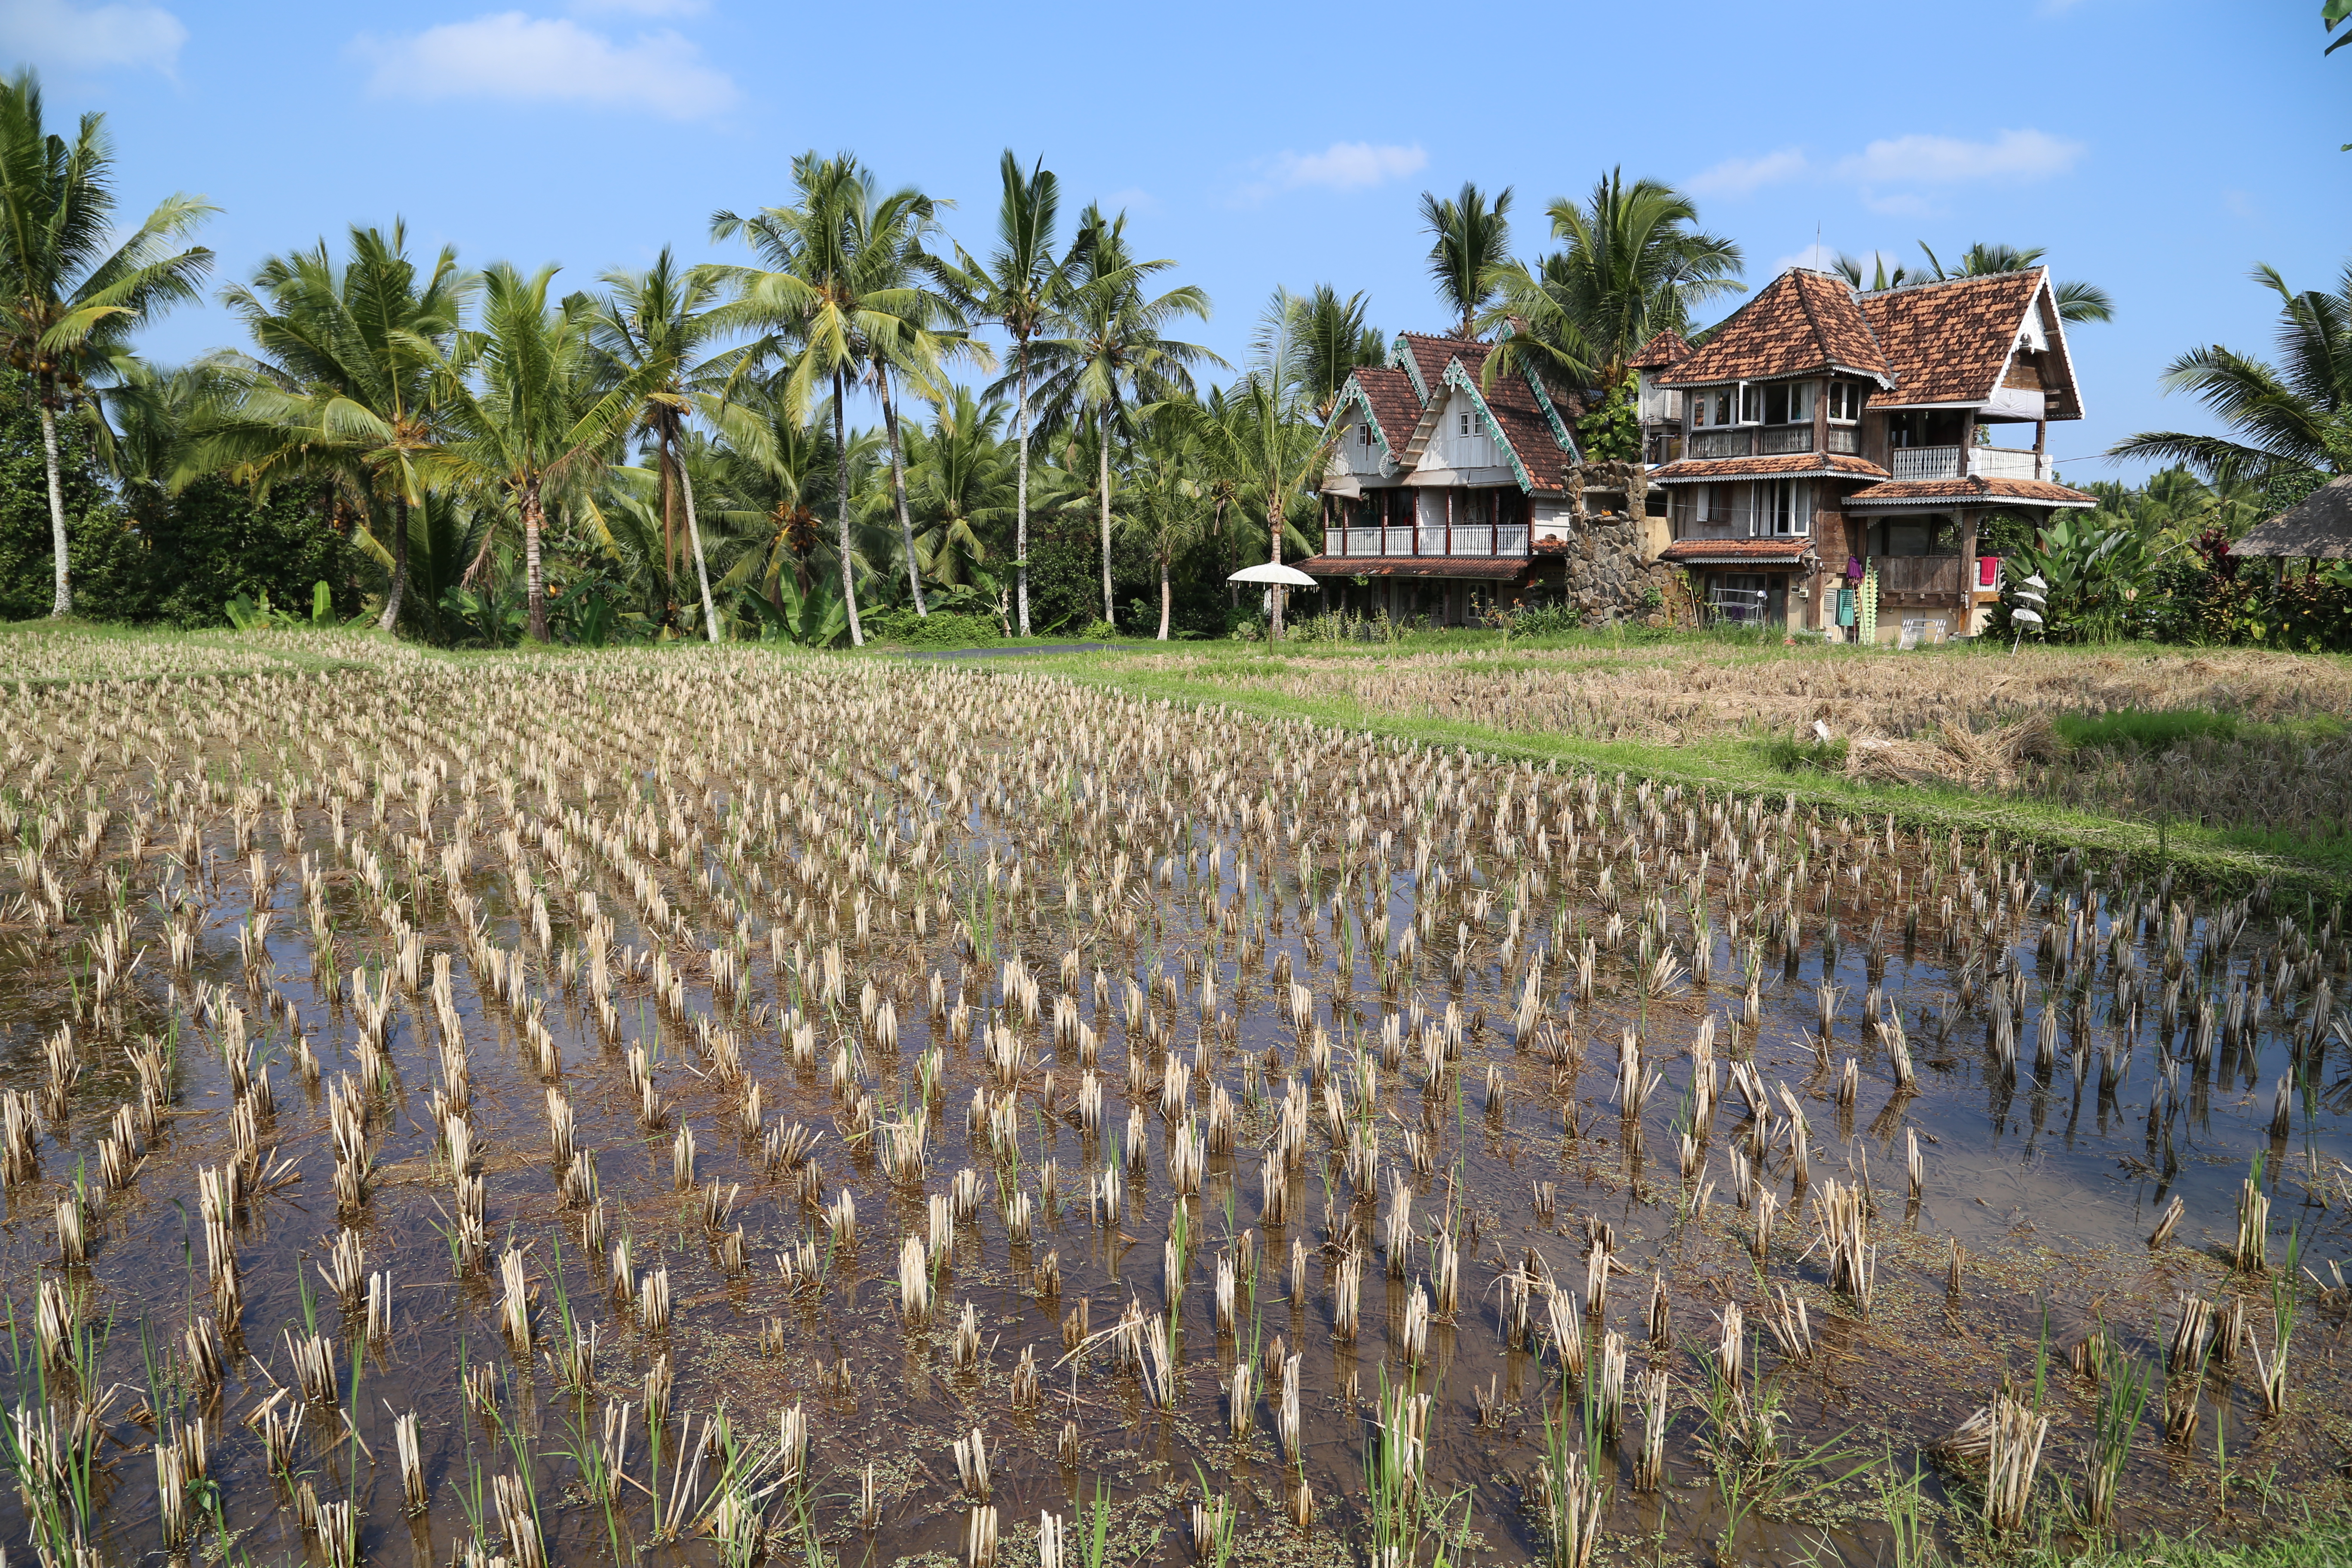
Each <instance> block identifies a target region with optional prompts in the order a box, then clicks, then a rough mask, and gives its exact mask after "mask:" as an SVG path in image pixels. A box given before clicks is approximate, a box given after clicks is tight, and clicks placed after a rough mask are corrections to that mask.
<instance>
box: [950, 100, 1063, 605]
mask: <svg viewBox="0 0 2352 1568" xmlns="http://www.w3.org/2000/svg"><path fill="white" fill-rule="evenodd" d="M997 176H998V178H999V180H1000V181H1001V182H1002V183H1003V187H1004V190H1003V196H1002V198H1001V199H1000V200H999V201H998V203H997V208H996V248H995V249H994V250H992V251H991V252H990V253H989V257H988V260H987V261H986V262H985V263H982V262H979V261H975V260H974V259H973V258H971V256H970V255H968V254H967V253H965V252H964V251H963V250H962V249H961V247H958V249H957V252H956V257H957V265H956V267H955V268H953V270H952V271H951V272H944V271H943V273H942V281H943V282H944V283H945V284H946V285H947V287H948V289H949V292H950V297H951V298H953V299H954V300H956V302H957V303H958V304H959V305H960V306H961V308H962V310H964V311H965V312H966V313H967V314H968V315H970V316H971V317H972V318H973V319H975V320H978V321H991V322H993V323H994V324H995V325H996V326H998V327H999V328H1001V329H1003V332H1004V335H1005V336H1006V337H1008V338H1010V339H1012V340H1013V369H1012V371H1011V373H1010V374H1007V375H1006V376H1005V378H1004V379H1003V381H1000V382H998V383H997V384H995V385H994V386H992V387H990V388H989V389H988V395H990V396H991V397H998V396H1002V395H1003V394H1004V392H1005V391H1006V390H1008V389H1010V390H1011V391H1012V393H1013V410H1014V433H1013V440H1014V443H1015V446H1016V447H1017V456H1016V458H1015V459H1014V469H1013V603H1014V607H1015V609H1016V611H1017V619H1016V622H1015V624H1016V625H1018V626H1020V628H1021V635H1022V636H1023V637H1027V636H1028V635H1029V435H1030V412H1031V411H1030V406H1029V373H1030V363H1029V362H1030V352H1029V351H1030V344H1031V343H1032V342H1034V341H1035V340H1036V339H1037V337H1038V336H1039V335H1040V334H1042V333H1044V332H1045V331H1046V330H1047V327H1048V325H1049V323H1050V322H1051V320H1052V317H1053V313H1054V311H1055V309H1057V308H1058V306H1059V305H1060V302H1061V294H1062V284H1063V271H1062V265H1061V261H1060V258H1057V257H1055V254H1054V230H1055V218H1056V216H1058V215H1059V213H1060V210H1061V202H1062V193H1061V183H1060V182H1059V181H1058V180H1056V179H1055V177H1054V172H1053V171H1052V170H1051V169H1048V168H1046V167H1045V161H1044V160H1043V159H1040V160H1039V161H1038V162H1037V164H1036V166H1035V167H1034V168H1033V169H1031V170H1030V172H1029V173H1028V174H1023V173H1022V172H1021V163H1020V160H1018V159H1017V158H1015V157H1013V149H1011V148H1010V147H1008V148H1006V149H1005V150H1004V156H1003V159H1002V160H1001V161H1000V163H998V166H997Z"/></svg>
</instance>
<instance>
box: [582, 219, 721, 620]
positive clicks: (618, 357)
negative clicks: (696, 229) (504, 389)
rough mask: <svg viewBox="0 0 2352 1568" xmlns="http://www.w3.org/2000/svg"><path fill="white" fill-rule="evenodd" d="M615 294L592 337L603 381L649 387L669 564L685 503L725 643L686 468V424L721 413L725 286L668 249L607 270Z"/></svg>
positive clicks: (705, 610) (708, 614)
mask: <svg viewBox="0 0 2352 1568" xmlns="http://www.w3.org/2000/svg"><path fill="white" fill-rule="evenodd" d="M604 282H605V284H606V286H607V287H608V288H610V289H611V290H612V292H611V293H610V294H609V295H607V296H606V298H605V299H604V301H603V303H602V305H601V306H600V307H599V309H598V310H597V312H596V314H595V317H594V319H593V321H592V323H591V325H590V328H589V339H590V341H591V342H593V344H594V345H595V348H596V352H597V353H600V354H601V355H603V356H604V359H605V360H606V362H607V363H606V365H605V366H604V369H603V376H604V379H605V380H607V381H609V382H611V383H612V384H620V383H622V382H624V381H626V380H629V379H630V378H632V377H635V379H636V383H637V384H639V385H640V386H641V387H642V388H643V391H642V393H641V394H640V395H641V396H642V398H643V401H642V403H641V404H640V405H639V406H638V408H637V410H636V416H635V424H636V426H637V428H638V429H640V430H641V431H643V432H644V433H645V435H646V436H647V437H650V438H651V440H652V442H653V445H654V456H655V461H656V467H657V469H658V471H659V473H660V475H661V512H662V546H663V550H662V555H663V560H662V569H663V572H664V574H665V577H666V580H667V581H675V580H676V578H677V552H676V544H675V542H674V532H673V529H672V523H671V519H672V517H673V516H674V514H675V510H676V508H675V507H674V505H673V501H674V500H675V501H677V502H682V503H683V505H684V509H685V512H686V540H687V547H688V551H689V552H691V553H692V555H693V558H694V578H695V584H696V586H697V587H698V589H699V590H700V592H701V595H702V625H703V632H704V635H705V636H706V637H709V640H710V641H712V642H717V641H718V640H719V611H718V609H717V607H716V606H715V605H713V604H712V602H711V598H710V565H709V561H708V560H707V559H706V558H705V556H704V553H703V548H702V529H701V525H700V523H699V522H698V521H697V519H696V517H695V513H694V477H693V476H692V475H691V474H690V473H688V471H687V466H686V460H685V452H684V450H683V447H684V444H685V437H686V422H687V420H688V418H690V417H692V416H695V415H697V414H702V415H706V416H711V417H713V418H716V417H717V415H718V406H717V399H716V398H715V397H714V396H713V395H712V394H711V392H710V390H709V387H708V385H707V384H706V382H707V380H708V377H709V369H708V367H707V366H706V364H705V363H704V361H705V359H706V358H707V357H708V356H707V354H706V353H705V351H706V350H707V349H708V348H709V344H710V343H711V342H712V341H713V340H714V339H716V338H717V336H718V335H719V331H720V325H719V319H718V316H717V314H716V311H715V309H714V305H715V301H716V300H717V299H718V294H719V285H718V282H717V280H716V279H714V278H713V277H712V276H711V275H710V273H709V270H708V269H706V268H688V269H685V270H681V269H680V268H679V267H678V265H677V260H676V258H674V257H672V256H671V254H670V249H669V247H667V246H664V247H662V251H661V255H660V256H659V257H657V258H656V259H655V261H654V264H653V266H651V267H650V268H646V269H645V270H644V271H642V272H631V271H626V270H622V271H614V272H607V273H606V274H604Z"/></svg>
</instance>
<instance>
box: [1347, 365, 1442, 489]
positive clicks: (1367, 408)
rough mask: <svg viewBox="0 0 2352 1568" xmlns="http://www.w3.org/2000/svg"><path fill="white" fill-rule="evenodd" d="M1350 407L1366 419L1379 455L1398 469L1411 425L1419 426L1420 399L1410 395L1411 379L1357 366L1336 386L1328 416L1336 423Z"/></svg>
mask: <svg viewBox="0 0 2352 1568" xmlns="http://www.w3.org/2000/svg"><path fill="white" fill-rule="evenodd" d="M1350 404H1353V405H1356V406H1357V407H1359V408H1361V409H1362V410H1364V412H1365V413H1366V414H1367V415H1368V416H1370V422H1371V426H1372V439H1373V440H1374V441H1376V442H1378V443H1379V445H1380V448H1381V456H1382V457H1384V458H1387V459H1388V460H1389V461H1390V462H1391V463H1393V464H1396V465H1398V466H1400V467H1402V464H1403V461H1404V459H1403V457H1402V453H1403V451H1404V447H1405V443H1406V442H1408V441H1410V440H1412V432H1413V426H1416V425H1418V424H1420V423H1421V399H1420V398H1419V397H1418V396H1416V395H1414V393H1413V390H1412V378H1411V377H1410V376H1408V375H1406V374H1405V373H1404V372H1402V371H1401V370H1391V369H1390V368H1389V367H1388V366H1386V365H1370V364H1367V365H1358V366H1357V367H1356V368H1355V369H1354V370H1353V371H1350V372H1349V374H1348V379H1347V380H1346V381H1345V382H1344V383H1342V384H1340V387H1339V399H1338V401H1337V402H1335V403H1334V404H1333V405H1332V417H1333V418H1334V419H1335V420H1336V419H1337V418H1338V417H1339V413H1340V411H1342V410H1344V409H1346V408H1347V407H1348V406H1349V405H1350Z"/></svg>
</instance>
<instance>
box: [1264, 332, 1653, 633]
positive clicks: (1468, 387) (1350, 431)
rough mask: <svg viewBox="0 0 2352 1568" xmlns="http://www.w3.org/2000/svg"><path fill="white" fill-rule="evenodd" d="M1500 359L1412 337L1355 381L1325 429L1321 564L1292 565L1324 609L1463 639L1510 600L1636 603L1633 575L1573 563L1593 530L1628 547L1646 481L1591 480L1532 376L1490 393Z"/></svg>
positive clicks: (1557, 412)
mask: <svg viewBox="0 0 2352 1568" xmlns="http://www.w3.org/2000/svg"><path fill="white" fill-rule="evenodd" d="M1493 352H1494V345H1493V344H1491V343H1486V342H1476V341H1474V340H1465V339H1461V338H1450V337H1430V336H1424V335H1423V334H1421V333H1418V332H1403V333H1400V334H1399V335H1398V337H1397V340H1396V342H1395V344H1394V345H1393V347H1392V348H1391V351H1390V353H1389V358H1388V363H1385V364H1382V365H1377V366H1365V367H1362V368H1360V369H1359V370H1357V371H1356V372H1355V373H1354V374H1352V375H1351V376H1349V380H1348V383H1347V384H1346V385H1345V386H1344V387H1343V388H1342V389H1341V391H1340V394H1339V399H1338V402H1337V404H1336V405H1335V408H1334V411H1333V413H1332V416H1331V419H1332V427H1333V428H1334V429H1336V430H1337V431H1338V432H1339V441H1338V443H1337V445H1336V447H1335V448H1334V450H1333V452H1332V456H1331V460H1330V463H1329V466H1328V469H1327V470H1326V472H1325V475H1324V479H1323V484H1322V487H1321V489H1322V500H1323V527H1324V532H1323V539H1324V544H1323V550H1322V552H1321V553H1320V554H1318V555H1315V556H1312V557H1309V558H1308V559H1307V560H1305V561H1300V562H1297V563H1295V564H1297V567H1298V569H1299V570H1301V571H1303V572H1305V573H1307V574H1308V575H1309V576H1312V577H1315V578H1317V579H1318V581H1320V582H1321V583H1322V584H1323V587H1324V603H1325V605H1327V606H1328V607H1330V608H1335V609H1336V608H1347V609H1352V610H1355V611H1357V612H1359V613H1367V614H1385V615H1388V616H1391V617H1394V618H1398V619H1402V618H1405V617H1408V616H1426V617H1428V618H1429V619H1431V620H1433V621H1435V622H1437V623H1439V624H1441V625H1446V626H1459V625H1462V624H1464V623H1465V622H1467V621H1470V620H1474V619H1475V617H1476V616H1477V614H1478V612H1479V611H1480V610H1481V609H1482V608H1484V607H1486V606H1487V605H1494V604H1497V603H1502V604H1508V603H1510V602H1511V601H1513V600H1520V601H1528V602H1531V601H1534V600H1538V599H1560V598H1568V599H1570V600H1571V601H1574V602H1578V603H1580V605H1581V604H1585V603H1587V602H1588V601H1589V602H1590V603H1591V605H1592V606H1593V607H1594V608H1595V609H1596V611H1599V610H1601V609H1603V608H1606V609H1613V608H1614V607H1615V601H1617V600H1619V599H1627V598H1628V597H1629V594H1628V590H1627V589H1626V587H1625V586H1624V584H1626V583H1628V582H1630V581H1631V579H1632V578H1633V576H1635V575H1638V571H1637V570H1616V571H1612V572H1611V573H1609V574H1601V573H1596V572H1594V571H1592V570H1591V569H1590V563H1589V561H1588V560H1585V559H1579V560H1576V561H1574V562H1571V559H1570V557H1571V555H1572V554H1573V553H1574V552H1573V551H1572V550H1571V545H1572V543H1573V542H1576V541H1577V540H1578V539H1579V538H1580V535H1589V534H1590V533H1591V531H1593V529H1594V528H1595V527H1596V526H1597V527H1599V528H1601V529H1602V530H1603V531H1607V530H1610V529H1612V528H1613V529H1615V530H1618V531H1622V532H1623V533H1624V534H1625V535H1626V537H1627V538H1628V539H1629V540H1630V539H1631V538H1632V536H1633V526H1632V521H1631V520H1632V516H1633V511H1634V510H1635V508H1636V505H1637V500H1638V492H1639V490H1640V485H1641V481H1640V478H1639V473H1640V470H1639V468H1638V466H1633V465H1606V466H1596V468H1595V469H1594V470H1593V471H1588V469H1587V467H1586V465H1585V464H1584V463H1583V462H1582V460H1581V458H1580V455H1579V453H1578V451H1577V447H1576V440H1575V436H1574V433H1573V430H1572V428H1571V425H1572V422H1573V421H1574V420H1575V419H1576V418H1577V417H1579V416H1580V415H1581V414H1582V413H1583V405H1582V404H1581V402H1580V400H1579V399H1577V398H1576V397H1574V396H1572V395H1567V394H1564V393H1562V392H1561V391H1560V390H1559V388H1557V387H1553V386H1550V385H1549V384H1546V383H1545V382H1544V381H1543V380H1542V378H1540V377H1539V376H1536V375H1532V374H1525V373H1520V372H1510V373H1506V374H1497V375H1495V376H1493V377H1492V378H1488V377H1486V375H1485V374H1484V372H1485V370H1486V359H1487V356H1488V355H1489V354H1490V353H1493ZM1626 468H1630V470H1631V474H1632V478H1631V479H1630V481H1629V479H1628V476H1627V473H1626V472H1623V471H1620V470H1621V469H1626ZM1604 470H1605V471H1604ZM1629 482H1630V484H1631V486H1632V490H1631V492H1629V489H1628V485H1629ZM1650 553H1652V554H1654V553H1655V552H1654V550H1653V551H1652V552H1650ZM1586 554H1587V555H1588V556H1589V554H1590V552H1589V551H1588V552H1586ZM1628 559H1629V560H1632V561H1636V562H1637V561H1638V559H1639V557H1638V555H1637V554H1634V553H1633V552H1628ZM1604 578H1605V580H1604ZM1588 579H1590V582H1588V581H1587V580H1588ZM1579 589H1582V590H1584V591H1583V592H1579V591H1577V590H1579Z"/></svg>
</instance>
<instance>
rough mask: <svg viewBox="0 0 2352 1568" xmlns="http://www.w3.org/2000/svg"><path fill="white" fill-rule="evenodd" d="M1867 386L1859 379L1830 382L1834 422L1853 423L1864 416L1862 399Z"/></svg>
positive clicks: (1840, 423)
mask: <svg viewBox="0 0 2352 1568" xmlns="http://www.w3.org/2000/svg"><path fill="white" fill-rule="evenodd" d="M1865 390H1866V389H1865V388H1864V386H1863V384H1862V383H1860V382H1858V381H1833V382H1832V383H1830V409H1829V414H1830V419H1831V421H1832V423H1833V424H1838V425H1851V424H1853V422H1854V421H1856V420H1858V419H1860V418H1861V417H1862V400H1863V397H1864V392H1865Z"/></svg>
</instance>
